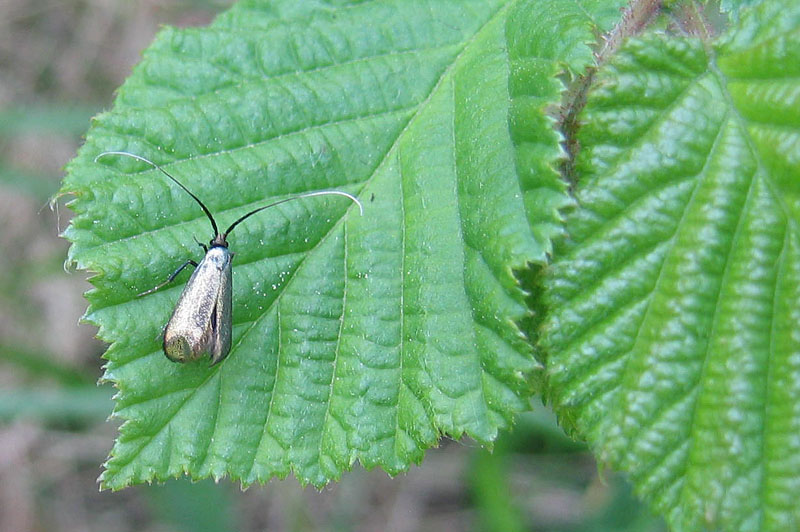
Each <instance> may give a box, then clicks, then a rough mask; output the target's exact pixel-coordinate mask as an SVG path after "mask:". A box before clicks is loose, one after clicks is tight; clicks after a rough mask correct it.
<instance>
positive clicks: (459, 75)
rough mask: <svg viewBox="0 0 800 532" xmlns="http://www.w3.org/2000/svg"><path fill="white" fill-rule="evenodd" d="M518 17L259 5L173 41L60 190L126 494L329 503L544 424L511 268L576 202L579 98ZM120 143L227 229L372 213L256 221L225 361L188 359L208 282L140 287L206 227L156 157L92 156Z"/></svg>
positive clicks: (185, 252)
mask: <svg viewBox="0 0 800 532" xmlns="http://www.w3.org/2000/svg"><path fill="white" fill-rule="evenodd" d="M509 13H516V14H518V13H519V10H518V9H517V6H515V5H514V4H512V3H508V2H499V1H489V2H487V1H485V0H475V1H458V2H447V1H432V2H422V1H415V2H408V1H398V2H388V1H385V2H352V3H348V2H311V1H307V2H295V1H294V0H291V1H289V0H287V1H283V2H280V1H278V2H242V3H240V4H239V5H238V6H237V7H235V8H234V9H232V10H231V11H229V12H227V13H225V14H224V15H222V16H221V17H220V18H219V19H218V20H217V21H216V22H215V23H214V24H213V25H212V26H211V27H209V28H205V29H186V30H175V29H170V28H167V29H165V30H164V31H163V32H162V33H161V34H160V35H159V36H158V37H157V39H156V41H155V43H154V44H153V45H152V46H151V47H150V48H149V49H148V50H147V51H146V52H145V54H144V59H143V61H142V63H141V64H140V65H139V66H138V67H137V68H136V69H135V71H134V73H133V75H132V76H131V78H130V79H129V80H128V81H127V82H126V83H125V85H124V86H123V87H122V88H121V89H120V90H119V94H118V98H117V102H116V105H115V108H114V109H113V111H111V112H109V113H107V114H104V115H101V116H99V117H97V118H96V119H95V122H94V124H93V128H92V130H91V131H90V133H89V134H88V136H87V142H86V145H85V146H84V147H83V148H82V150H81V152H80V154H79V156H78V157H77V158H76V159H75V160H74V161H73V162H72V163H71V164H70V166H69V168H68V170H69V173H68V176H67V178H66V180H65V184H64V188H63V191H64V192H65V193H70V194H73V195H74V196H75V197H76V199H75V201H73V202H72V204H71V207H72V208H73V209H74V210H75V211H76V213H77V216H76V217H75V219H74V220H73V222H72V225H71V226H70V228H69V229H68V231H67V236H68V238H69V239H70V240H72V242H73V246H72V248H71V250H70V257H71V259H72V260H74V261H75V262H76V263H77V264H78V266H79V267H80V268H85V269H90V270H93V271H95V272H98V275H96V276H95V277H94V278H93V279H92V282H93V284H94V285H95V287H96V288H95V289H94V290H93V291H91V292H90V293H89V294H88V295H87V297H88V298H89V300H90V303H91V305H90V308H89V311H88V313H87V318H88V320H89V321H91V322H92V323H95V324H97V325H98V326H99V328H100V333H99V335H100V336H101V337H102V338H104V339H105V340H107V341H108V342H110V343H111V346H110V348H109V350H108V352H107V354H106V358H107V359H108V364H107V366H106V379H108V380H111V381H113V382H114V383H115V384H116V385H117V386H118V388H119V393H118V395H117V407H116V414H117V415H118V416H120V417H122V418H123V419H125V420H126V421H125V423H124V425H123V426H122V428H121V434H120V437H119V439H118V441H117V442H116V445H115V447H114V449H113V451H112V455H111V458H110V459H109V461H108V463H107V464H106V471H105V472H104V474H103V476H102V483H103V485H104V486H105V487H109V488H112V489H118V488H121V487H124V486H126V485H129V484H131V483H137V482H143V481H149V480H152V479H164V478H167V477H170V476H176V475H180V474H182V473H184V472H186V473H189V474H191V475H192V476H193V477H195V478H200V477H204V476H214V477H219V476H222V475H225V474H228V475H230V476H232V477H234V478H236V479H240V480H241V481H242V482H243V483H244V484H250V483H253V482H257V481H266V480H268V479H269V478H270V477H272V476H285V475H287V474H288V473H290V472H293V473H294V474H295V475H296V476H297V477H298V478H299V479H300V480H301V481H302V482H304V483H305V482H310V483H313V484H315V485H318V486H319V485H322V484H324V483H325V482H327V481H328V480H330V479H334V478H338V476H339V475H340V474H341V472H342V470H343V469H346V468H348V467H349V466H350V465H351V464H352V463H354V462H355V461H356V460H359V461H360V462H362V463H363V464H364V465H365V466H367V467H373V466H376V465H379V466H381V467H383V468H384V469H385V470H386V471H388V472H390V473H396V472H398V471H402V470H404V469H406V468H407V467H408V466H409V464H410V463H412V462H417V461H419V460H420V459H421V457H422V453H423V450H424V449H425V448H427V447H429V446H431V445H434V444H435V443H436V442H437V440H438V438H439V436H440V435H442V434H447V435H449V436H451V437H454V438H458V437H460V436H461V435H464V434H466V435H468V436H470V437H472V438H474V439H476V440H477V441H479V442H481V443H483V444H487V445H488V444H490V443H491V441H492V440H493V439H494V438H495V436H496V434H497V432H498V430H499V429H501V428H504V427H507V426H508V425H509V423H510V421H511V417H512V415H513V414H514V413H515V412H518V411H520V410H522V409H525V408H526V407H527V400H528V397H529V395H530V393H531V385H530V381H529V378H528V377H529V374H530V372H531V371H532V370H533V369H534V368H535V363H534V361H533V359H532V357H531V355H530V351H529V347H528V345H527V343H526V341H525V339H524V338H523V336H522V335H521V334H520V332H519V330H518V329H517V326H516V325H515V324H514V322H515V321H516V320H518V319H520V318H521V317H522V316H524V315H525V313H526V309H525V306H524V303H523V296H524V294H523V293H522V291H521V290H520V289H519V287H518V285H517V281H516V279H515V277H514V275H513V269H514V268H520V267H523V266H524V265H525V264H527V263H528V262H530V261H542V260H543V259H544V257H545V252H546V250H547V249H548V248H549V238H550V236H551V235H552V234H553V233H554V232H555V231H556V230H558V227H559V221H560V220H559V217H558V214H557V212H558V209H559V208H560V207H561V206H563V205H564V204H565V202H566V201H567V199H566V194H565V191H564V188H563V185H562V184H561V183H560V182H559V180H558V178H557V174H556V173H555V172H554V171H553V169H552V168H553V166H554V164H555V162H556V160H557V158H558V157H559V156H560V152H559V149H558V145H557V137H556V136H555V135H554V134H553V133H552V132H551V130H550V124H549V123H546V122H545V123H543V122H542V120H541V118H540V116H541V114H540V113H539V111H540V110H541V108H542V107H544V105H546V104H548V103H552V102H557V100H558V90H557V87H556V86H555V85H554V83H552V81H554V80H551V79H548V78H549V77H550V76H551V75H552V74H554V73H555V71H556V70H555V68H554V65H555V64H556V62H555V60H553V59H551V60H549V61H548V63H547V64H548V65H549V67H548V68H547V69H545V70H544V72H545V77H544V79H543V76H542V71H541V70H536V69H535V68H526V67H528V66H530V65H540V64H541V62H538V63H537V61H538V58H534V57H532V56H533V54H532V51H531V49H530V47H529V43H530V40H531V38H532V37H531V35H530V31H529V30H527V29H526V27H525V25H524V24H522V22H524V20H523V18H524V17H520V20H521V21H515V18H513V17H509ZM584 16H585V15H584ZM585 34H588V35H591V34H590V33H589V32H588V30H587V32H585ZM575 44H576V45H579V43H575ZM509 118H511V119H512V120H511V126H510V125H509V124H510V122H509ZM537 120H538V122H537ZM106 150H126V151H129V152H133V153H136V154H138V155H141V156H144V157H147V158H149V159H151V160H154V161H156V162H157V163H159V164H162V165H164V166H165V167H166V169H167V170H168V171H169V172H170V173H172V174H173V175H175V176H176V177H177V178H178V179H180V180H182V181H183V182H184V183H185V184H186V185H187V186H188V187H189V188H190V189H191V190H193V191H194V192H195V194H196V195H197V196H199V197H200V198H202V199H203V200H204V201H205V202H206V203H207V204H208V206H209V208H210V209H211V211H212V212H214V213H215V214H216V216H217V218H218V219H219V223H220V225H221V226H223V227H225V226H227V225H228V224H229V223H230V221H231V220H233V219H235V218H236V217H237V216H239V215H241V214H242V213H243V212H247V211H248V210H249V209H252V208H254V207H255V206H259V205H263V204H265V203H266V202H268V201H270V200H273V199H277V198H283V197H286V196H287V195H290V194H294V193H299V192H305V191H311V190H320V189H328V188H338V189H341V190H347V191H350V192H352V193H354V194H357V195H359V196H360V198H361V200H362V201H363V202H364V207H365V208H364V215H363V216H359V215H358V211H357V209H354V207H353V205H352V204H349V202H347V201H346V200H343V199H342V198H333V197H323V198H319V197H318V198H309V199H306V200H300V201H296V202H291V203H287V204H285V205H281V206H280V207H277V208H275V209H272V210H269V211H265V212H264V213H261V214H259V215H257V216H254V217H253V218H251V219H248V221H247V222H246V223H245V224H243V225H242V226H239V227H238V228H237V230H236V232H234V233H233V235H232V237H231V238H230V239H229V242H230V244H231V248H232V250H233V251H234V252H235V253H236V256H235V258H234V268H233V271H234V275H233V281H234V289H233V291H234V309H233V312H234V332H233V334H234V339H233V348H232V350H231V354H230V356H229V357H228V358H227V359H226V360H225V361H224V362H223V363H222V364H220V365H219V366H217V367H214V368H209V367H208V365H207V364H206V363H203V362H199V363H190V364H185V365H179V364H174V363H170V362H169V361H167V360H166V358H165V357H164V355H163V354H162V353H161V352H160V347H159V333H160V330H161V327H162V326H163V325H164V323H165V322H166V320H167V318H168V317H169V315H170V311H171V309H172V306H173V305H174V303H175V301H176V299H177V297H178V295H179V293H180V291H181V289H182V288H183V286H182V285H183V283H185V281H186V279H187V278H188V274H187V273H183V274H181V276H179V277H178V278H177V280H176V282H175V284H174V286H172V287H170V288H167V289H163V290H161V291H159V292H156V293H154V294H151V295H148V296H146V297H143V298H136V297H135V294H137V293H139V292H141V291H143V290H146V289H149V288H151V287H153V286H155V285H156V284H158V283H159V282H161V281H162V280H163V279H165V278H166V276H167V275H168V274H169V273H170V272H171V271H172V270H174V268H175V267H176V266H177V265H179V264H180V263H181V262H183V261H184V260H185V259H186V258H190V257H191V258H194V259H199V258H200V252H199V250H198V248H197V246H196V245H195V244H194V242H193V237H195V236H196V237H197V238H198V239H199V240H201V241H206V240H207V239H208V238H210V235H209V229H208V225H209V224H208V222H207V220H206V219H205V218H204V217H203V214H202V212H201V211H200V210H199V208H198V207H197V205H196V204H194V203H193V202H192V201H191V199H190V198H188V197H187V196H186V195H185V194H184V193H183V192H182V191H181V190H180V189H178V188H177V187H176V186H174V185H173V184H171V183H170V182H169V181H168V180H167V179H165V178H164V177H163V176H162V175H160V174H159V173H157V172H155V171H152V170H151V169H149V168H148V167H147V166H146V165H144V164H142V163H139V162H137V161H134V160H131V159H125V158H114V157H106V158H103V159H102V160H101V161H100V162H99V163H95V162H93V158H94V156H95V155H96V154H97V153H99V152H101V151H106ZM531 154H536V162H537V164H538V165H539V166H538V167H537V168H535V169H530V168H529V162H530V161H531V160H532V159H531ZM518 167H519V168H520V170H518Z"/></svg>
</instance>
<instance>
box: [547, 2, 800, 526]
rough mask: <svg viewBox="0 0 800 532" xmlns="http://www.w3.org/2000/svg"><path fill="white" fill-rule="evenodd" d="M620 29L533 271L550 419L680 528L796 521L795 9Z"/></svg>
mask: <svg viewBox="0 0 800 532" xmlns="http://www.w3.org/2000/svg"><path fill="white" fill-rule="evenodd" d="M740 16H741V20H740V22H739V23H738V24H737V26H736V27H734V28H732V29H731V33H730V35H728V36H726V37H725V38H724V39H722V41H721V42H719V43H711V42H701V41H699V40H692V39H682V38H675V37H666V36H664V35H653V36H649V37H647V38H642V39H639V40H632V41H630V42H629V43H628V45H627V46H626V47H625V48H624V49H623V50H622V51H621V52H620V53H619V55H618V56H617V57H616V58H615V59H614V60H613V61H612V63H611V64H610V65H608V66H607V67H606V68H603V69H602V70H601V71H600V72H599V73H598V78H597V80H596V85H595V87H594V89H593V92H592V94H591V96H590V97H589V100H588V103H587V106H586V108H585V112H584V113H583V116H582V120H581V121H582V124H583V126H582V130H581V132H580V135H579V142H580V146H581V154H580V157H579V160H578V163H577V164H578V169H579V174H580V175H581V182H580V185H579V187H578V189H577V192H576V194H577V199H578V203H579V205H580V207H579V208H577V209H575V211H574V212H573V213H571V214H570V215H569V217H568V232H569V235H570V236H569V239H565V240H564V241H563V242H561V243H560V244H559V245H557V246H556V251H555V256H556V257H557V259H556V261H555V263H554V265H553V266H552V267H551V268H550V269H549V273H548V275H547V276H546V279H545V285H546V288H547V297H546V299H547V301H546V304H547V305H549V306H550V308H551V313H550V314H549V316H548V318H547V319H546V320H545V323H544V328H543V331H544V333H543V339H542V347H543V348H544V350H545V352H546V357H547V371H548V376H549V392H548V393H549V397H550V398H551V400H552V401H553V402H554V404H555V406H556V408H557V409H558V411H559V413H560V417H561V420H562V422H564V423H565V424H566V425H567V426H569V427H571V428H574V429H577V431H578V432H579V433H580V434H582V435H584V436H586V437H587V438H588V440H589V441H590V442H591V443H592V445H593V446H594V447H595V448H596V450H597V451H598V453H599V454H600V456H601V457H602V458H605V459H607V460H609V461H610V462H611V463H612V464H614V465H615V466H617V467H620V468H622V469H624V470H626V471H628V472H629V474H630V476H631V478H632V480H633V482H634V484H635V486H636V487H637V489H638V491H639V492H640V493H641V494H643V495H644V496H645V497H646V498H647V499H649V500H651V501H652V502H653V503H654V504H655V506H656V507H657V508H658V509H659V510H660V511H661V512H663V513H664V514H665V515H666V516H667V519H668V521H669V522H670V523H671V524H672V525H673V527H674V528H675V529H677V530H701V529H713V530H796V529H798V527H800V504H798V498H797V494H798V493H800V327H798V322H800V231H799V229H800V226H799V225H798V224H799V223H800V157H798V154H800V111H798V110H799V109H800V107H798V101H799V100H800V84H798V75H800V7H798V4H797V2H794V1H793V0H782V1H767V2H763V3H761V4H760V5H759V6H758V7H756V8H755V9H753V10H751V11H742V12H741V13H740Z"/></svg>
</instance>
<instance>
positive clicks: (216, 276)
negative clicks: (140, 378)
mask: <svg viewBox="0 0 800 532" xmlns="http://www.w3.org/2000/svg"><path fill="white" fill-rule="evenodd" d="M229 257H230V253H229V252H228V250H227V249H225V248H211V249H210V250H209V251H208V253H206V256H205V257H203V260H202V261H200V264H198V265H197V268H196V269H195V271H194V273H192V276H191V277H190V278H189V282H188V283H186V287H185V288H184V289H183V292H182V293H181V296H180V298H179V299H178V303H177V304H176V305H175V310H174V311H173V312H172V317H171V318H170V319H169V321H168V322H167V326H166V328H165V329H164V354H165V355H166V356H167V358H169V359H170V360H172V361H174V362H186V361H188V360H196V359H198V358H200V357H201V356H203V355H206V354H211V352H212V343H213V329H214V328H213V327H212V324H213V322H214V319H215V315H214V311H215V308H216V306H217V300H218V298H219V292H220V290H221V288H222V285H223V275H224V273H225V265H226V264H227V267H228V273H230V271H229V268H230V258H229Z"/></svg>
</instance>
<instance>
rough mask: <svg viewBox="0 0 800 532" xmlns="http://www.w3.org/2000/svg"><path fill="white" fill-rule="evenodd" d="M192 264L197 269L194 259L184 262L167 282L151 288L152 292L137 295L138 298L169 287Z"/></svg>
mask: <svg viewBox="0 0 800 532" xmlns="http://www.w3.org/2000/svg"><path fill="white" fill-rule="evenodd" d="M190 264H191V265H192V266H194V267H195V268H197V263H196V262H195V261H193V260H192V259H189V260H187V261H186V262H184V263H183V264H181V265H180V266H179V267H178V269H177V270H175V271H174V272H172V275H170V276H169V277H168V278H167V280H166V281H164V282H163V283H161V284H159V285H157V286H155V287H153V288H151V289H150V290H146V291H144V292H142V293H141V294H136V297H142V296H146V295H147V294H152V293H153V292H155V291H156V290H158V289H160V288H163V287H165V286H167V285H168V284H169V283H171V282H172V281H173V279H175V278H176V277H177V276H178V274H179V273H181V272H182V271H183V269H184V268H185V267H187V266H188V265H190Z"/></svg>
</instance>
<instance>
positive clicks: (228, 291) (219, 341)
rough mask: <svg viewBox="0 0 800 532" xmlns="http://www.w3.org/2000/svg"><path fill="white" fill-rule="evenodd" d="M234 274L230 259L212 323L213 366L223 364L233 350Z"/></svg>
mask: <svg viewBox="0 0 800 532" xmlns="http://www.w3.org/2000/svg"><path fill="white" fill-rule="evenodd" d="M232 309H233V274H232V271H231V260H230V259H229V260H228V262H227V265H226V266H225V269H224V271H223V272H222V279H221V282H220V288H219V291H218V292H217V304H216V305H215V307H214V313H213V315H212V321H211V337H210V338H209V341H210V350H209V351H210V354H211V365H212V366H213V365H215V364H219V363H220V362H222V361H223V360H224V359H225V357H226V356H228V353H229V352H230V350H231V334H232V328H233V324H232V320H233V310H232Z"/></svg>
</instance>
